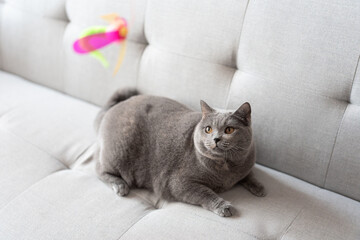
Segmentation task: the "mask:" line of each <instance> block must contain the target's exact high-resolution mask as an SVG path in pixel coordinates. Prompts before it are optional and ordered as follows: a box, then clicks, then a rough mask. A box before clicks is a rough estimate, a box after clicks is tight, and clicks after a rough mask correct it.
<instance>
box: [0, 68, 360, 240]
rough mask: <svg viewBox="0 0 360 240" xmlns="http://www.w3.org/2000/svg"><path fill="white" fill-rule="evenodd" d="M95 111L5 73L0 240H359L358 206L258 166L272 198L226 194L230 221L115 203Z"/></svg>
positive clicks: (139, 194) (134, 196)
mask: <svg viewBox="0 0 360 240" xmlns="http://www.w3.org/2000/svg"><path fill="white" fill-rule="evenodd" d="M84 87H86V86H84ZM98 110H99V108H98V107H96V106H94V105H91V104H89V103H86V102H83V101H80V100H77V99H75V98H72V97H69V96H67V95H64V94H62V93H59V92H56V91H54V90H50V89H47V88H44V87H41V86H38V85H36V84H33V83H31V82H28V81H26V80H24V79H21V78H20V77H17V76H15V75H12V74H9V73H6V72H1V71H0V165H1V168H0V187H1V194H0V239H194V237H196V238H197V239H283V240H285V239H354V240H355V239H359V236H360V228H359V226H360V203H359V202H357V201H354V200H352V199H349V198H346V197H344V196H341V195H338V194H336V193H333V192H330V191H327V190H323V189H321V188H318V187H316V186H314V185H311V184H309V183H306V182H304V181H301V180H299V179H296V178H294V177H291V176H289V175H286V174H283V173H280V172H277V171H275V170H271V169H269V168H266V167H263V166H260V165H257V166H256V168H255V170H254V171H255V174H256V175H257V177H258V178H259V180H260V181H261V182H263V183H264V185H265V187H266V189H267V192H268V195H267V196H266V197H265V198H257V197H254V196H253V195H251V194H250V193H249V192H247V191H246V190H245V189H244V188H242V187H241V186H235V187H234V188H233V189H232V190H230V191H228V192H226V193H223V194H222V196H223V198H225V199H226V200H229V201H230V202H232V204H233V205H234V207H235V208H236V209H237V212H236V213H235V216H233V217H231V218H221V217H219V216H217V215H215V214H213V213H211V212H209V211H207V210H204V209H202V208H201V207H198V206H192V205H189V204H183V203H179V202H167V201H163V200H160V199H157V198H156V197H155V196H154V195H153V194H152V193H149V192H148V191H146V190H140V189H136V190H132V191H131V192H130V194H129V196H127V197H119V196H117V195H116V194H114V193H113V192H112V190H111V188H110V187H109V186H108V185H106V184H104V183H103V182H101V181H100V180H98V179H97V177H96V174H95V171H94V159H93V153H94V149H95V142H96V137H95V134H94V130H93V126H92V124H93V121H94V118H95V116H96V113H97V111H98Z"/></svg>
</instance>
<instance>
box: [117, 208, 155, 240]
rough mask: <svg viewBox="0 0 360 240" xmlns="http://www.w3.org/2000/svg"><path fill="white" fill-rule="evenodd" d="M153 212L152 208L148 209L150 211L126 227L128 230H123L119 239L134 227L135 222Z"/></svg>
mask: <svg viewBox="0 0 360 240" xmlns="http://www.w3.org/2000/svg"><path fill="white" fill-rule="evenodd" d="M152 212H153V211H152V210H148V212H146V213H145V214H143V215H142V216H141V217H140V218H139V219H138V220H137V221H135V222H134V223H133V224H131V226H130V227H129V228H128V229H126V231H125V232H123V234H121V235H120V237H119V238H118V239H117V240H120V239H121V238H122V237H123V236H124V235H125V234H126V233H127V232H128V231H129V230H130V229H132V228H133V227H134V226H135V224H137V223H138V222H140V221H141V220H142V219H143V218H144V217H146V216H147V215H149V214H150V213H152Z"/></svg>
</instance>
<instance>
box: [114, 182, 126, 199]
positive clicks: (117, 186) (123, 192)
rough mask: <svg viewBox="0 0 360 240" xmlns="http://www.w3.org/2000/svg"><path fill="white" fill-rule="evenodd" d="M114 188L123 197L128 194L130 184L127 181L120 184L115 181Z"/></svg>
mask: <svg viewBox="0 0 360 240" xmlns="http://www.w3.org/2000/svg"><path fill="white" fill-rule="evenodd" d="M112 189H113V190H114V192H115V193H116V194H117V195H120V196H122V197H123V196H126V195H128V194H129V192H130V189H129V186H128V185H127V184H126V183H125V182H124V183H120V184H115V183H113V184H112Z"/></svg>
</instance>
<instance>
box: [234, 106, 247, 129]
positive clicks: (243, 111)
mask: <svg viewBox="0 0 360 240" xmlns="http://www.w3.org/2000/svg"><path fill="white" fill-rule="evenodd" d="M233 115H234V116H235V117H237V118H239V119H240V120H241V121H242V122H243V123H244V124H245V125H246V126H249V125H250V122H251V107H250V103H248V102H246V103H244V104H243V105H241V106H240V107H239V108H238V109H237V110H236V111H235V112H234V113H233Z"/></svg>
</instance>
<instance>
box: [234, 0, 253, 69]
mask: <svg viewBox="0 0 360 240" xmlns="http://www.w3.org/2000/svg"><path fill="white" fill-rule="evenodd" d="M249 4H250V0H248V1H247V3H246V7H245V11H244V17H243V22H242V25H241V31H240V32H239V40H238V42H237V49H236V58H235V66H236V68H237V69H239V68H238V65H239V64H238V53H239V49H240V42H241V37H242V32H243V29H244V25H245V18H246V14H247V12H248V7H249Z"/></svg>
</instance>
